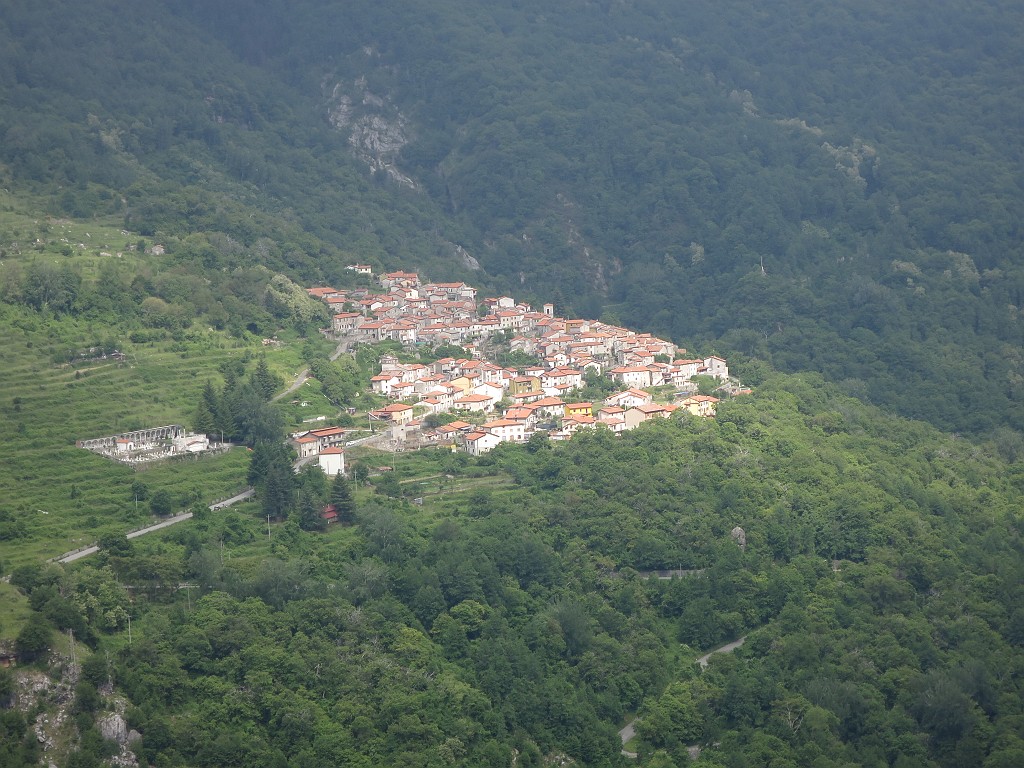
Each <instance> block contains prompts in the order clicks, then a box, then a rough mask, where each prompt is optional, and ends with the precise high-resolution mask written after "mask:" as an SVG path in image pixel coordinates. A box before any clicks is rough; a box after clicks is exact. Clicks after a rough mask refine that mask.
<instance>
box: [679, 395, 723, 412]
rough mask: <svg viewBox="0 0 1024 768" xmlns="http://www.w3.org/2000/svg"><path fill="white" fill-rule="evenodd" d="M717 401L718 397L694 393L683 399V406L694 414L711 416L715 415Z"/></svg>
mask: <svg viewBox="0 0 1024 768" xmlns="http://www.w3.org/2000/svg"><path fill="white" fill-rule="evenodd" d="M717 403H718V398H717V397H711V395H693V396H691V397H688V398H686V399H685V400H683V402H682V406H683V408H685V409H686V410H687V411H689V412H690V413H692V414H693V415H694V416H704V417H710V416H714V415H715V405H716V404H717Z"/></svg>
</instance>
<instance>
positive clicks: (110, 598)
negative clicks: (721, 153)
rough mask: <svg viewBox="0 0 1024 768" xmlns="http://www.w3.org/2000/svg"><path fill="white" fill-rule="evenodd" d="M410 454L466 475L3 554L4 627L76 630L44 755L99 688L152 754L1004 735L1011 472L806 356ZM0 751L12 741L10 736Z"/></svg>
mask: <svg viewBox="0 0 1024 768" xmlns="http://www.w3.org/2000/svg"><path fill="white" fill-rule="evenodd" d="M418 461H420V462H426V463H425V464H422V467H423V468H422V470H421V471H422V472H424V473H426V474H427V476H428V477H429V476H431V475H435V476H436V473H438V472H444V473H447V474H449V475H451V476H452V477H454V478H455V482H457V483H459V484H460V485H461V484H463V483H466V482H470V479H471V478H476V479H477V480H476V481H475V482H485V481H488V479H489V478H490V485H487V484H484V485H479V486H478V487H477V488H476V490H472V491H471V492H468V493H442V494H441V495H440V496H437V497H436V498H435V499H433V500H431V501H430V502H429V503H428V504H427V505H425V506H415V505H412V504H409V502H408V501H406V500H402V499H401V498H396V499H389V498H388V497H387V496H385V495H383V494H382V493H374V492H371V491H370V490H369V489H368V488H366V487H363V486H361V485H358V484H357V485H356V486H355V487H354V488H353V489H350V490H347V491H344V492H343V493H342V494H341V495H339V494H338V490H337V488H336V487H334V488H332V487H329V486H328V485H326V484H325V483H324V481H323V479H322V477H321V479H320V481H319V484H318V483H317V481H316V479H315V475H318V474H319V473H313V474H308V473H304V475H303V476H302V477H300V479H299V482H300V483H301V484H302V486H303V490H302V491H301V492H300V495H301V496H303V497H304V498H305V496H306V495H307V494H309V493H312V494H314V496H316V498H318V499H320V500H321V501H322V500H326V499H327V498H335V499H350V501H344V502H342V501H339V502H338V503H339V504H344V505H346V506H345V508H346V510H348V509H351V519H352V521H353V522H352V524H351V525H337V526H330V527H329V528H328V530H327V531H326V532H324V533H315V532H313V533H310V532H306V531H304V530H302V529H301V527H300V526H301V522H297V521H299V520H300V517H299V516H298V514H296V515H293V517H292V518H291V520H290V521H289V522H287V523H284V524H277V525H274V526H273V531H272V533H271V536H270V538H269V540H268V538H267V536H268V530H267V527H266V523H265V521H263V520H261V519H260V518H259V517H258V516H257V517H250V516H244V515H240V514H236V513H233V512H232V513H227V514H218V515H208V516H206V517H204V518H202V519H198V520H196V521H193V524H192V525H190V526H189V527H181V528H180V529H177V530H175V531H174V532H172V533H170V534H169V535H168V537H167V539H166V540H165V541H162V542H146V541H143V540H139V541H137V542H135V543H131V542H124V541H123V540H122V542H121V544H119V545H116V546H115V542H114V541H113V540H111V542H110V544H109V545H108V548H107V550H106V551H105V552H104V553H103V554H102V555H101V559H99V560H97V561H95V562H92V563H86V564H84V565H77V566H75V567H74V568H73V569H71V570H70V572H59V571H57V570H56V568H55V567H53V566H48V567H40V566H34V565H33V566H25V567H21V568H19V569H17V570H16V571H15V572H14V574H13V577H12V582H13V583H14V584H15V585H17V586H18V587H19V588H20V589H22V590H24V592H26V593H27V594H28V595H29V599H30V602H31V606H32V607H33V608H34V609H35V610H36V611H38V613H35V614H33V616H34V618H32V619H31V620H30V621H29V623H28V625H27V626H29V627H32V628H33V629H32V633H31V634H30V633H28V632H25V633H23V636H20V637H19V642H23V643H25V644H26V645H27V644H28V643H29V642H30V641H32V640H35V641H36V642H42V643H45V642H47V641H49V642H53V638H52V635H50V634H49V633H51V632H52V631H53V629H52V627H54V626H56V627H57V628H60V629H63V630H67V629H69V628H71V629H74V631H75V636H76V638H78V639H79V641H80V642H83V643H85V644H87V645H88V646H92V647H93V648H95V649H96V652H94V653H92V654H91V655H87V654H86V652H85V649H84V648H83V649H82V650H81V651H80V653H81V654H82V655H83V656H85V659H84V661H83V662H82V664H83V667H82V678H81V680H80V681H79V682H78V683H77V688H76V691H77V697H76V700H75V701H76V703H75V709H74V714H75V717H74V723H75V725H76V726H77V729H78V733H79V734H80V737H79V738H78V739H77V740H76V739H75V738H74V737H73V736H70V737H68V736H66V735H65V736H64V738H70V741H68V744H73V745H75V748H76V749H77V750H78V751H77V753H76V754H75V755H74V757H73V759H72V760H71V761H69V762H68V763H67V764H68V765H76V766H78V765H94V764H96V763H95V760H97V759H98V758H99V757H100V756H102V755H103V754H106V753H107V752H106V751H107V750H111V749H114V747H112V745H111V744H110V743H109V742H104V740H103V739H102V738H101V737H100V736H99V733H98V731H97V725H95V724H98V723H100V721H101V720H102V719H103V718H109V714H108V713H109V711H110V710H111V709H112V708H114V707H115V705H116V704H117V701H118V699H115V698H114V697H112V695H111V693H110V691H111V689H110V688H108V687H106V686H108V685H109V684H110V682H113V686H114V687H113V691H115V692H116V694H117V696H118V697H121V698H120V701H121V704H120V705H118V706H121V707H122V709H123V711H124V716H125V718H126V720H127V725H128V727H130V728H133V729H136V730H137V731H138V732H139V734H141V741H140V742H139V743H137V744H135V746H134V747H133V749H135V750H136V752H137V753H138V754H140V755H141V756H142V757H144V758H145V759H146V760H148V761H150V763H151V764H154V765H161V766H178V765H182V766H184V765H190V766H211V767H212V766H223V765H238V766H286V765H288V766H304V765H366V766H371V765H410V766H443V765H458V766H467V768H469V767H470V766H472V767H473V768H479V766H509V765H511V764H515V765H541V764H552V761H553V762H554V763H558V762H559V761H560V760H571V761H574V762H571V763H569V764H575V765H581V766H582V765H586V766H622V765H625V764H626V762H627V759H626V758H624V757H622V756H621V755H620V754H619V753H620V748H621V743H620V740H619V738H618V736H617V734H616V730H617V729H618V727H620V725H621V723H622V722H623V721H624V720H625V719H627V718H628V717H630V716H631V713H634V712H638V713H639V718H640V719H639V721H638V724H637V730H638V733H639V740H638V741H636V742H634V743H633V744H631V747H632V748H633V749H634V750H636V751H638V752H639V758H638V763H635V764H638V765H642V766H668V765H685V764H687V763H688V761H689V758H688V757H687V752H686V750H687V747H688V746H693V745H700V746H702V747H703V752H702V754H701V758H700V763H699V765H706V766H773V767H775V768H778V767H779V766H797V765H801V766H802V765H815V766H821V767H822V768H829V767H831V766H836V767H838V766H854V765H856V766H880V767H881V766H900V768H905V767H906V766H923V767H924V766H928V767H930V766H950V767H952V766H962V765H977V766H982V765H984V766H987V767H989V768H996V767H997V766H998V767H1000V768H1002V767H1003V766H1012V765H1017V764H1019V761H1020V759H1021V756H1022V755H1024V742H1022V740H1021V735H1020V727H1019V726H1020V716H1021V715H1020V702H1021V700H1022V693H1024V691H1022V689H1021V686H1022V677H1021V674H1022V666H1021V663H1022V653H1021V643H1022V642H1024V612H1022V609H1021V599H1022V597H1024V595H1022V593H1021V585H1022V584H1024V572H1022V566H1021V564H1022V562H1024V559H1022V557H1021V555H1022V552H1021V547H1022V539H1021V533H1022V531H1021V516H1020V506H1021V501H1022V498H1021V494H1022V492H1024V491H1022V475H1021V472H1020V467H1019V465H1017V466H1012V467H1011V466H1009V465H1007V464H1005V463H1004V462H1003V461H1002V460H1000V459H998V458H996V457H994V456H991V455H987V454H985V453H984V452H981V451H979V450H978V449H977V448H976V447H974V446H973V445H971V444H970V443H968V442H966V441H964V440H956V439H952V438H949V437H945V436H942V435H940V434H939V433H937V432H936V431H934V430H933V429H931V428H928V427H925V426H922V425H920V424H914V423H911V422H906V421H902V420H898V419H893V418H891V417H888V416H885V415H884V414H882V413H880V412H878V411H875V410H872V409H869V408H866V407H864V406H862V405H859V404H858V403H856V401H852V400H849V399H845V398H842V397H837V396H836V395H834V394H831V393H830V392H829V388H828V387H827V386H826V385H824V384H823V382H821V381H820V380H818V379H815V378H813V377H812V378H804V379H803V380H800V379H797V378H795V377H773V378H772V379H770V380H769V381H766V382H765V383H764V384H763V385H762V387H761V389H760V393H759V394H758V395H756V396H754V397H752V398H748V399H746V400H735V401H732V402H729V403H725V404H723V405H722V406H721V408H720V411H719V417H718V419H717V420H715V421H706V420H701V419H697V418H694V417H689V416H687V417H683V418H681V419H676V420H672V421H664V422H659V423H652V424H649V425H644V426H643V427H641V428H640V429H638V430H636V431H634V432H630V433H627V434H626V435H624V436H623V437H621V438H616V437H614V436H612V435H611V434H610V433H607V432H599V433H595V434H593V435H590V436H588V435H580V436H578V437H577V438H575V439H574V440H572V441H571V442H568V443H563V444H559V445H554V446H550V447H549V446H548V444H546V443H545V442H544V441H541V442H536V443H531V445H530V446H528V447H527V448H526V449H524V448H523V447H519V446H509V447H507V448H505V447H503V448H502V449H499V450H497V451H495V452H494V453H493V454H491V455H489V456H488V457H486V458H483V459H477V460H470V461H467V460H466V457H464V456H454V455H452V454H450V453H448V452H447V451H437V452H436V453H432V454H429V455H424V456H421V457H420V458H419V459H418ZM508 480H511V484H506V482H507V481H508ZM342 482H343V483H344V481H342ZM382 487H383V486H382ZM413 487H416V486H413ZM352 490H354V492H355V496H354V499H353V498H352V496H351V495H350V494H351V492H352ZM349 514H350V513H349V512H348V511H346V517H348V516H349ZM737 526H739V527H741V528H742V529H743V533H744V536H743V537H742V539H739V538H737V534H736V533H735V528H736V527H737ZM741 544H742V546H741ZM679 567H682V568H685V569H695V571H694V572H693V573H692V574H691V575H690V576H687V577H683V578H677V579H674V580H672V581H660V580H658V579H654V578H647V575H646V574H645V573H644V571H647V570H649V569H658V568H679ZM125 585H131V586H130V591H129V589H128V588H127V587H126V586H125ZM178 585H188V586H187V587H182V588H177V587H178ZM129 615H131V616H132V617H133V619H134V621H133V622H132V624H131V630H130V632H131V634H130V635H129V627H128V617H129ZM743 635H746V636H747V642H746V644H745V645H744V646H743V648H741V649H740V650H738V651H736V652H735V653H734V654H732V655H730V656H725V655H718V656H715V657H713V659H712V660H711V663H710V666H709V668H708V669H707V670H706V671H704V672H701V671H700V669H699V668H698V667H697V665H696V664H695V663H694V661H695V659H696V658H697V656H698V655H699V653H700V652H702V650H706V649H710V648H713V647H715V646H716V645H718V644H720V643H722V642H725V641H728V640H732V639H735V638H737V637H740V636H743ZM40 637H41V638H42V639H41V640H40V639H39V638H40ZM2 679H3V678H2V677H0V680H2ZM98 691H99V692H98ZM102 691H106V693H102ZM5 722H6V723H7V725H6V727H7V728H8V729H9V731H8V732H9V733H10V734H12V735H14V734H17V733H19V730H18V727H17V722H16V718H8V720H7V721H5ZM67 727H68V726H67V725H65V726H59V727H58V726H54V728H51V729H50V730H49V733H50V734H51V735H52V734H53V733H54V732H56V733H58V734H62V733H63V734H66V733H67V732H66V730H61V729H62V728H63V729H66V728H67ZM55 729H56V731H55ZM32 742H33V743H34V738H33V739H32ZM58 743H59V740H58ZM4 744H5V746H4V749H5V750H6V752H5V755H6V759H7V761H8V762H7V763H6V764H10V765H14V764H17V763H16V762H13V761H15V760H16V758H17V756H20V755H25V754H29V755H31V754H33V752H32V750H33V749H34V748H33V747H32V746H31V745H30V744H29V743H28V741H26V742H25V743H24V746H22V747H19V746H18V740H17V739H15V738H11V739H9V740H7V741H5V742H4ZM19 750H21V751H19ZM54 754H55V753H54V752H53V751H51V752H49V753H48V755H49V756H50V757H51V758H52V757H53V755H54ZM558 755H561V756H562V757H561V758H557V757H556V756H558ZM513 759H514V760H515V762H514V763H513ZM561 764H563V765H564V764H566V763H565V762H561Z"/></svg>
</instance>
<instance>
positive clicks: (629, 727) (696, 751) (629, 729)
mask: <svg viewBox="0 0 1024 768" xmlns="http://www.w3.org/2000/svg"><path fill="white" fill-rule="evenodd" d="M746 641H747V636H746V635H744V636H743V637H741V638H739V639H738V640H733V641H732V642H731V643H726V644H725V645H722V646H719V647H718V648H715V649H714V650H713V651H709V652H708V653H705V654H704V655H703V656H701V657H700V658H699V659H697V661H696V663H697V664H699V665H700V668H701V669H707V666H708V661H709V660H710V659H711V657H712V656H714V655H715V654H716V653H732V652H733V651H735V650H736V649H737V648H739V647H740V646H741V645H743V643H745V642H746ZM636 722H637V718H635V717H634V718H633V719H632V720H630V721H629V722H628V723H626V726H625V727H624V728H622V730H620V731H619V738H620V739H622V754H623V755H625V756H626V757H631V758H636V756H637V754H636V752H630V751H629V750H628V749H626V744H628V743H629V742H630V741H631V740H632V739H633V737H634V736H636ZM686 749H687V751H688V752H689V753H690V759H692V760H696V759H697V757H698V756H699V755H700V745H698V744H693V745H691V746H689V747H687V748H686Z"/></svg>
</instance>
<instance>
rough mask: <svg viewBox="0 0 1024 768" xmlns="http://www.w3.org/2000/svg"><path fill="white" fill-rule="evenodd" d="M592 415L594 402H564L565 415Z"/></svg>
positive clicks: (567, 416)
mask: <svg viewBox="0 0 1024 768" xmlns="http://www.w3.org/2000/svg"><path fill="white" fill-rule="evenodd" d="M593 415H594V404H593V403H566V404H565V417H566V418H569V417H570V416H593Z"/></svg>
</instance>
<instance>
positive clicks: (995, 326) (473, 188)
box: [0, 0, 1024, 433]
mask: <svg viewBox="0 0 1024 768" xmlns="http://www.w3.org/2000/svg"><path fill="white" fill-rule="evenodd" d="M0 20H2V21H3V25H2V27H0V36H2V38H3V43H4V44H3V46H2V51H3V53H2V54H0V56H3V57H4V66H3V72H4V75H3V78H4V79H3V82H2V88H3V98H4V103H5V109H4V111H3V115H2V116H0V131H2V135H3V136H4V142H3V146H2V153H3V154H2V157H0V160H2V162H3V163H4V164H5V179H6V182H5V183H7V184H8V185H14V186H16V187H18V188H29V189H32V190H34V191H36V192H38V193H41V194H42V195H44V197H45V198H46V199H47V201H48V202H47V205H48V206H49V209H50V210H51V211H53V212H62V213H65V214H73V215H76V216H89V215H92V214H96V213H103V212H114V213H117V214H119V215H123V216H124V219H125V222H126V224H127V225H128V228H129V229H132V230H133V231H134V230H139V231H142V232H143V233H160V235H161V236H162V237H164V236H170V235H184V234H192V235H193V239H192V241H191V244H192V246H193V247H192V248H191V249H190V250H189V252H188V253H187V255H188V256H189V257H191V258H195V259H202V260H204V262H205V263H207V264H208V265H209V266H231V265H234V264H236V263H238V261H239V260H248V261H255V260H259V261H263V262H272V263H270V264H269V265H270V266H272V267H279V268H281V269H287V270H288V271H290V272H291V273H292V274H293V275H301V276H303V277H305V278H306V279H310V280H312V279H320V278H322V279H325V280H331V279H333V278H334V276H335V275H337V273H338V271H339V270H340V269H341V267H342V266H343V265H344V263H346V262H347V261H348V260H351V259H356V258H358V259H361V260H367V259H368V260H371V261H373V262H375V263H380V264H384V263H386V264H388V265H403V266H414V267H418V268H420V269H424V270H428V271H429V272H430V274H432V275H433V276H435V277H438V278H444V277H451V276H462V277H465V276H466V275H467V274H469V272H470V271H472V270H473V269H474V268H475V267H476V266H477V264H479V265H480V266H482V267H483V270H482V271H481V272H476V273H475V274H474V280H475V282H476V283H482V284H485V285H492V286H493V287H494V288H495V289H503V290H511V289H513V288H514V289H516V290H517V291H519V293H520V294H522V292H523V290H524V286H525V290H527V291H530V292H533V293H535V294H536V298H538V299H552V300H554V301H555V302H556V304H558V305H559V306H561V307H564V308H565V309H566V310H567V311H569V312H575V313H578V314H581V315H588V316H600V315H602V314H604V315H606V316H609V317H615V318H618V319H619V320H622V321H627V320H628V321H629V323H630V324H632V325H636V326H639V327H643V328H646V329H649V330H652V331H654V332H657V333H667V334H669V335H672V336H674V337H675V338H677V339H679V340H680V341H685V342H689V343H693V342H694V341H702V342H715V343H717V344H718V346H719V348H720V350H721V351H723V352H730V353H742V354H744V355H747V356H750V357H756V358H761V359H764V360H767V361H769V362H771V363H772V364H773V365H774V366H775V367H777V368H781V369H785V370H805V369H816V370H820V371H822V372H823V373H824V374H825V375H826V376H827V377H829V378H830V379H832V380H835V381H840V382H842V383H843V386H844V388H845V389H846V391H848V392H850V393H851V394H854V395H856V396H858V397H864V398H867V399H869V400H872V401H874V402H877V403H880V404H883V405H885V406H887V407H890V408H894V409H896V410H898V411H900V412H902V413H904V414H907V415H911V416H914V417H917V418H923V419H927V420H930V421H932V422H933V423H935V424H937V425H939V426H941V427H944V428H948V429H955V430H965V431H970V432H980V433H989V432H992V431H993V430H995V429H997V428H998V427H1001V426H1003V425H1009V426H1011V427H1012V428H1015V429H1019V428H1021V427H1022V426H1024V411H1022V408H1021V396H1022V390H1021V382H1022V381H1024V379H1022V370H1021V365H1022V360H1021V358H1020V355H1019V351H1018V350H1019V347H1020V343H1021V341H1022V327H1021V321H1020V318H1019V308H1020V307H1021V287H1022V283H1024V276H1022V274H1021V271H1020V257H1021V254H1020V231H1019V222H1020V221H1021V218H1022V213H1024V212H1022V210H1021V189H1020V184H1019V179H1020V177H1021V167H1020V164H1021V146H1020V131H1019V123H1020V119H1019V118H1020V102H1021V93H1020V90H1021V87H1022V86H1021V83H1022V82H1024V71H1022V70H1024V67H1022V60H1021V59H1022V51H1021V44H1020V42H1019V41H1020V40H1021V39H1022V33H1024V20H1022V12H1021V10H1020V8H1019V7H1018V6H1017V5H1016V4H1013V3H1008V2H988V3H983V4H981V5H980V6H977V5H975V4H953V5H950V4H947V5H944V6H943V8H941V9H938V10H937V9H935V8H934V7H933V4H930V3H924V2H918V1H917V0H915V2H911V3H902V4H898V5H893V4H891V3H883V2H881V1H880V0H878V1H874V0H873V1H872V2H868V3H859V4H857V5H856V6H853V5H850V4H842V3H841V4H838V5H837V4H833V3H817V2H807V1H806V0H800V1H799V2H798V1H797V0H787V1H786V2H783V3H780V4H773V5H772V6H771V7H770V8H767V7H764V6H763V4H759V3H753V2H729V3H705V2H696V3H687V4H685V5H684V6H678V5H677V4H673V3H666V2H656V1H655V0H637V1H636V2H630V3H601V2H582V0H577V1H575V2H568V3H559V4H556V5H555V6H552V5H551V4H550V3H541V2H526V3H520V4H517V5H516V6H514V7H512V6H508V4H504V3H482V4H481V3H465V2H458V1H456V0H449V1H448V2H430V3H426V2H418V3H398V4H396V3H390V2H372V3H370V2H356V3H345V4H337V3H331V2H326V0H315V1H314V0H310V1H309V2H304V3H283V2H272V1H271V0H264V1H262V2H257V3H255V4H254V3H248V2H246V3H242V2H227V1H226V2H219V3H213V4H211V3H199V2H191V1H190V0H168V1H167V2H157V0H147V2H142V3H133V4H132V6H131V8H128V9H126V8H124V7H122V6H121V4H116V3H112V2H93V3H89V4H87V5H83V4H80V3H61V2H56V3H46V4H38V3H28V2H18V3H11V4H8V7H7V8H6V10H5V11H4V12H3V14H2V16H0ZM221 235H226V236H228V237H230V238H231V242H232V243H235V244H237V245H239V246H240V247H237V248H234V249H232V247H227V248H225V247H224V241H223V239H222V238H220V236H221ZM211 236H213V242H212V243H210V242H209V241H210V237H211ZM267 239H269V240H270V241H271V242H273V244H274V247H273V248H270V249H268V248H267V247H266V245H265V243H266V240H267ZM261 242H263V243H264V246H263V247H260V246H259V243H261ZM462 249H465V250H462Z"/></svg>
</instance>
